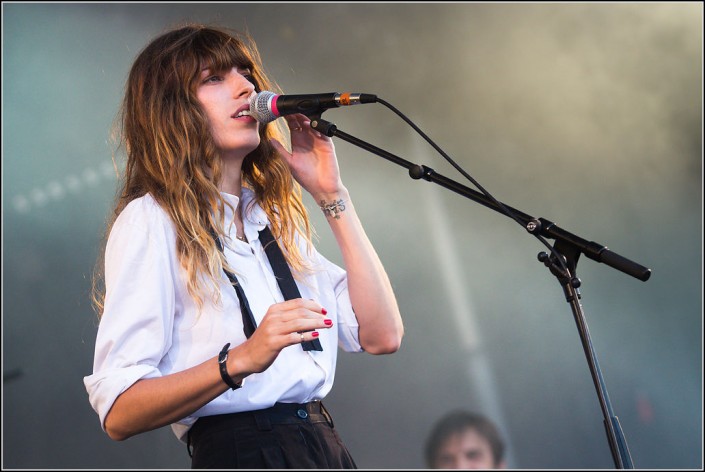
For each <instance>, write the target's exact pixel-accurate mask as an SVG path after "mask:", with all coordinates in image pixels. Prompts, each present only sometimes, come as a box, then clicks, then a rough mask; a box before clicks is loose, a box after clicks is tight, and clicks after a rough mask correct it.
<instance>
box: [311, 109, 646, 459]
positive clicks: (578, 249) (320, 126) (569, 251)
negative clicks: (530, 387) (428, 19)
mask: <svg viewBox="0 0 705 472" xmlns="http://www.w3.org/2000/svg"><path fill="white" fill-rule="evenodd" d="M310 118H311V128H313V129H315V130H316V131H318V132H319V133H321V134H324V135H326V136H328V137H331V138H332V137H338V138H340V139H342V140H343V141H346V142H348V143H350V144H353V145H355V146H357V147H360V148H362V149H364V150H366V151H369V152H371V153H373V154H377V155H378V156H381V157H383V158H384V159H387V160H388V161H391V162H393V163H395V164H398V165H400V166H401V167H404V168H406V169H408V170H409V176H410V177H411V178H412V179H415V180H419V179H424V180H427V181H429V182H434V183H436V184H438V185H440V186H441V187H444V188H446V189H448V190H451V191H453V192H455V193H457V194H459V195H462V196H464V197H467V198H469V199H470V200H473V201H475V202H477V203H480V204H482V205H484V206H486V207H488V208H490V209H492V210H495V211H497V212H499V213H502V214H504V215H505V216H507V214H506V213H505V211H504V210H503V209H502V207H500V205H498V204H497V203H495V202H494V201H492V200H491V199H489V198H487V197H486V196H485V195H484V194H482V193H480V192H477V191H475V190H473V189H471V188H469V187H466V186H464V185H462V184H460V183H458V182H455V181H453V180H451V179H449V178H447V177H444V176H443V175H441V174H438V173H436V172H435V171H434V170H433V169H431V168H430V167H427V166H425V165H417V164H413V163H411V162H409V161H407V160H405V159H402V158H401V157H398V156H395V155H394V154H391V153H389V152H387V151H385V150H383V149H380V148H378V147H376V146H373V145H372V144H369V143H367V142H365V141H362V140H360V139H358V138H356V137H354V136H351V135H349V134H347V133H345V132H343V131H340V130H339V129H338V127H337V126H336V125H335V124H333V123H331V122H329V121H326V120H323V119H321V117H320V115H316V116H310ZM502 205H504V204H502ZM504 208H506V209H508V210H509V211H511V212H512V213H514V216H515V219H516V220H518V221H519V222H521V223H522V224H523V225H524V228H525V229H526V230H527V231H528V232H529V233H532V234H534V235H541V236H544V237H547V238H552V239H555V240H556V242H555V244H554V246H553V249H554V250H553V251H552V255H550V256H549V255H548V254H547V253H545V252H541V253H539V255H538V259H539V261H540V262H542V263H543V264H544V265H545V266H546V267H547V268H548V269H549V270H550V272H551V273H552V274H553V275H554V276H556V278H557V279H558V282H559V284H560V285H561V287H562V288H563V292H564V294H565V297H566V301H567V302H568V303H569V304H570V307H571V310H572V312H573V317H574V319H575V323H576V325H577V327H578V332H579V334H580V340H581V342H582V345H583V350H584V352H585V357H586V358H587V362H588V366H589V368H590V374H591V376H592V380H593V383H594V385H595V389H596V391H597V396H598V400H599V402H600V408H601V409H602V416H603V422H604V426H605V430H606V432H607V440H608V442H609V446H610V451H611V453H612V459H613V460H614V463H615V465H616V467H617V468H618V469H633V468H634V465H633V463H632V459H631V455H630V453H629V447H628V446H627V441H626V438H625V437H624V434H623V432H622V427H621V425H620V424H619V419H618V418H617V416H616V415H615V414H614V411H613V409H612V405H611V402H610V400H609V395H608V393H607V388H606V386H605V381H604V379H603V378H602V372H601V370H600V366H599V364H598V361H597V356H596V354H595V351H594V348H593V345H592V341H591V339H590V332H589V331H588V326H587V321H586V320H585V314H584V312H583V308H582V305H581V304H580V292H579V290H578V288H579V287H580V284H581V282H580V279H578V278H577V276H576V275H575V274H576V268H577V264H578V258H579V257H580V254H581V253H582V254H585V256H586V257H588V258H590V259H593V260H595V261H597V262H602V263H604V264H607V265H609V266H610V267H612V268H614V269H617V270H619V271H621V272H624V273H625V274H627V275H631V276H632V277H635V278H637V279H639V280H641V281H644V282H645V281H647V280H648V279H649V277H650V276H651V270H650V269H648V268H646V267H644V266H642V265H640V264H637V263H636V262H633V261H631V260H629V259H627V258H625V257H622V256H620V255H619V254H616V253H614V252H612V251H610V250H609V249H607V247H606V246H602V245H600V244H598V243H596V242H593V241H586V240H585V239H583V238H580V237H579V236H576V235H574V234H572V233H570V232H568V231H565V230H563V229H561V228H559V227H558V226H557V225H555V224H554V223H553V222H551V221H548V220H546V219H544V218H533V217H531V216H529V215H527V214H525V213H523V212H521V211H519V210H516V209H514V208H512V207H510V206H508V205H504ZM557 257H561V258H562V261H558V259H557ZM560 262H563V264H560ZM563 267H566V268H567V270H564V268H563Z"/></svg>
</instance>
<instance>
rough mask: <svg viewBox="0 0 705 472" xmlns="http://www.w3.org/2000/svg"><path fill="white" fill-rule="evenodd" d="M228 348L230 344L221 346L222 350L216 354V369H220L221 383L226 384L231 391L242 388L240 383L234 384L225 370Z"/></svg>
mask: <svg viewBox="0 0 705 472" xmlns="http://www.w3.org/2000/svg"><path fill="white" fill-rule="evenodd" d="M229 348H230V343H227V344H226V345H225V346H223V349H222V350H221V351H220V354H218V367H219V368H220V377H221V378H222V379H223V382H225V383H226V384H227V386H228V387H230V388H231V389H233V390H237V389H238V388H240V387H242V383H239V384H236V383H235V381H234V380H233V378H232V377H230V375H229V374H228V369H227V368H226V362H227V360H228V349H229Z"/></svg>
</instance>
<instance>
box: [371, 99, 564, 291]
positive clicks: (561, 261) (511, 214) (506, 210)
mask: <svg viewBox="0 0 705 472" xmlns="http://www.w3.org/2000/svg"><path fill="white" fill-rule="evenodd" d="M376 102H377V103H380V104H382V105H384V106H385V107H387V108H389V109H390V110H391V111H393V112H394V113H395V114H396V115H398V116H399V117H400V118H401V119H402V120H404V121H405V122H406V123H407V124H408V125H409V126H411V127H412V128H413V129H414V130H415V131H416V132H417V133H418V134H419V135H420V136H421V137H422V138H423V139H424V140H426V142H427V143H428V144H430V145H431V146H432V147H433V148H434V149H435V150H436V151H438V153H439V154H440V155H441V156H443V158H444V159H445V160H446V161H448V162H449V163H450V165H452V166H453V167H454V168H455V169H456V170H457V171H458V172H460V174H462V175H463V177H465V178H466V179H468V180H469V181H470V182H472V184H473V185H475V187H477V188H478V189H479V190H480V192H482V194H483V195H485V196H486V197H487V198H489V199H490V200H492V202H493V203H494V204H495V205H497V207H499V208H500V209H501V210H502V212H503V213H504V214H505V215H506V216H508V217H509V218H511V219H513V220H514V221H516V222H517V223H518V224H519V225H520V226H521V227H522V228H524V229H525V230H527V228H526V227H525V226H524V223H523V222H522V221H521V220H520V219H519V217H518V216H516V214H514V212H512V211H511V210H509V208H507V207H506V206H505V205H504V204H503V203H502V202H500V201H499V200H497V199H496V198H495V197H494V196H493V195H492V194H490V193H489V192H488V191H487V190H485V188H484V187H483V186H482V185H480V184H479V182H477V181H476V180H475V179H474V178H472V176H470V175H469V174H468V173H467V172H465V170H463V168H462V167H460V166H459V165H458V164H457V163H456V162H455V161H454V160H453V159H451V157H450V156H449V155H448V154H446V152H445V151H443V149H441V148H440V147H439V146H438V145H437V144H436V143H435V142H433V140H432V139H431V138H429V137H428V136H427V135H426V133H424V132H423V131H422V130H421V129H420V128H419V127H418V126H416V124H415V123H414V122H413V121H411V120H410V119H409V118H407V117H406V116H405V115H404V114H403V113H402V112H401V111H399V110H398V109H397V108H396V107H394V106H393V105H392V104H391V103H389V102H387V101H385V100H383V99H381V98H379V97H377V99H376ZM527 231H528V230H527ZM528 232H529V233H530V234H531V235H532V236H534V237H536V239H538V240H539V241H540V242H541V243H542V244H543V245H545V246H546V247H547V248H548V249H549V250H550V251H551V253H552V254H553V256H554V257H555V258H556V260H557V261H558V262H559V264H560V265H561V268H562V269H563V271H564V274H563V276H564V277H566V278H567V279H572V278H574V276H572V275H571V274H570V271H569V270H568V267H567V266H566V263H565V260H564V259H563V256H561V255H560V254H559V253H558V252H557V251H556V250H555V248H554V247H553V246H551V244H550V243H549V242H548V241H547V240H546V239H545V238H544V237H543V236H541V235H540V234H538V232H537V233H532V232H531V231H528Z"/></svg>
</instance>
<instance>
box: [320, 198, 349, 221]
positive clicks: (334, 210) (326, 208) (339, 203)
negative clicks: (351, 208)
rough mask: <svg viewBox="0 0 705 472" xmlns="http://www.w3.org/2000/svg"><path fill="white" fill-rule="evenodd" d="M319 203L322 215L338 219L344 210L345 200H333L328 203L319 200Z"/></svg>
mask: <svg viewBox="0 0 705 472" xmlns="http://www.w3.org/2000/svg"><path fill="white" fill-rule="evenodd" d="M319 205H320V207H321V210H322V211H323V214H324V215H326V216H327V217H328V216H332V217H333V218H335V219H336V220H339V219H340V214H341V213H342V212H344V211H345V202H344V201H343V199H339V200H333V201H332V202H330V203H328V202H326V201H325V200H321V201H320V202H319Z"/></svg>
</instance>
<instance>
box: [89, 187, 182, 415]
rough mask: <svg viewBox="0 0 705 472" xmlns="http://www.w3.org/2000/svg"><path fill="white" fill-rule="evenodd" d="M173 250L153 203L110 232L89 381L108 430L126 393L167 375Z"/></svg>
mask: <svg viewBox="0 0 705 472" xmlns="http://www.w3.org/2000/svg"><path fill="white" fill-rule="evenodd" d="M173 247H174V235H173V230H172V229H171V226H170V223H169V222H168V220H167V217H166V215H165V214H164V213H163V212H162V211H161V209H160V208H159V207H158V206H157V205H156V202H154V201H153V200H151V201H149V200H148V201H145V199H141V201H134V202H132V203H131V204H130V205H128V206H127V207H126V208H125V210H124V211H123V213H122V214H121V215H120V216H119V217H118V219H117V220H116V221H115V224H114V225H113V228H112V229H111V232H110V236H109V238H108V243H107V246H106V253H105V285H106V295H105V307H104V312H103V316H102V318H101V321H100V325H99V327H98V334H97V337H96V346H95V357H94V364H93V374H92V375H89V376H87V377H85V378H84V384H85V387H86V390H87V392H88V396H89V401H90V403H91V405H92V407H93V409H94V410H95V411H96V412H97V413H98V416H99V418H100V423H101V426H102V427H103V428H105V417H106V415H107V414H108V412H109V411H110V408H111V407H112V406H113V403H114V402H115V400H116V399H117V397H118V396H119V395H120V394H121V393H123V392H124V391H125V390H127V389H128V388H129V387H130V386H131V385H133V384H134V383H135V382H136V381H138V380H140V379H144V378H152V377H160V376H161V375H162V374H161V372H160V371H159V368H158V366H159V365H160V363H161V362H162V359H163V357H164V356H165V353H166V352H167V350H168V349H169V346H170V345H171V332H172V327H173V320H174V310H175V306H176V295H175V289H174V274H175V273H176V272H175V270H174V260H173V259H174V257H173V256H172V253H173V250H172V248H173Z"/></svg>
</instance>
